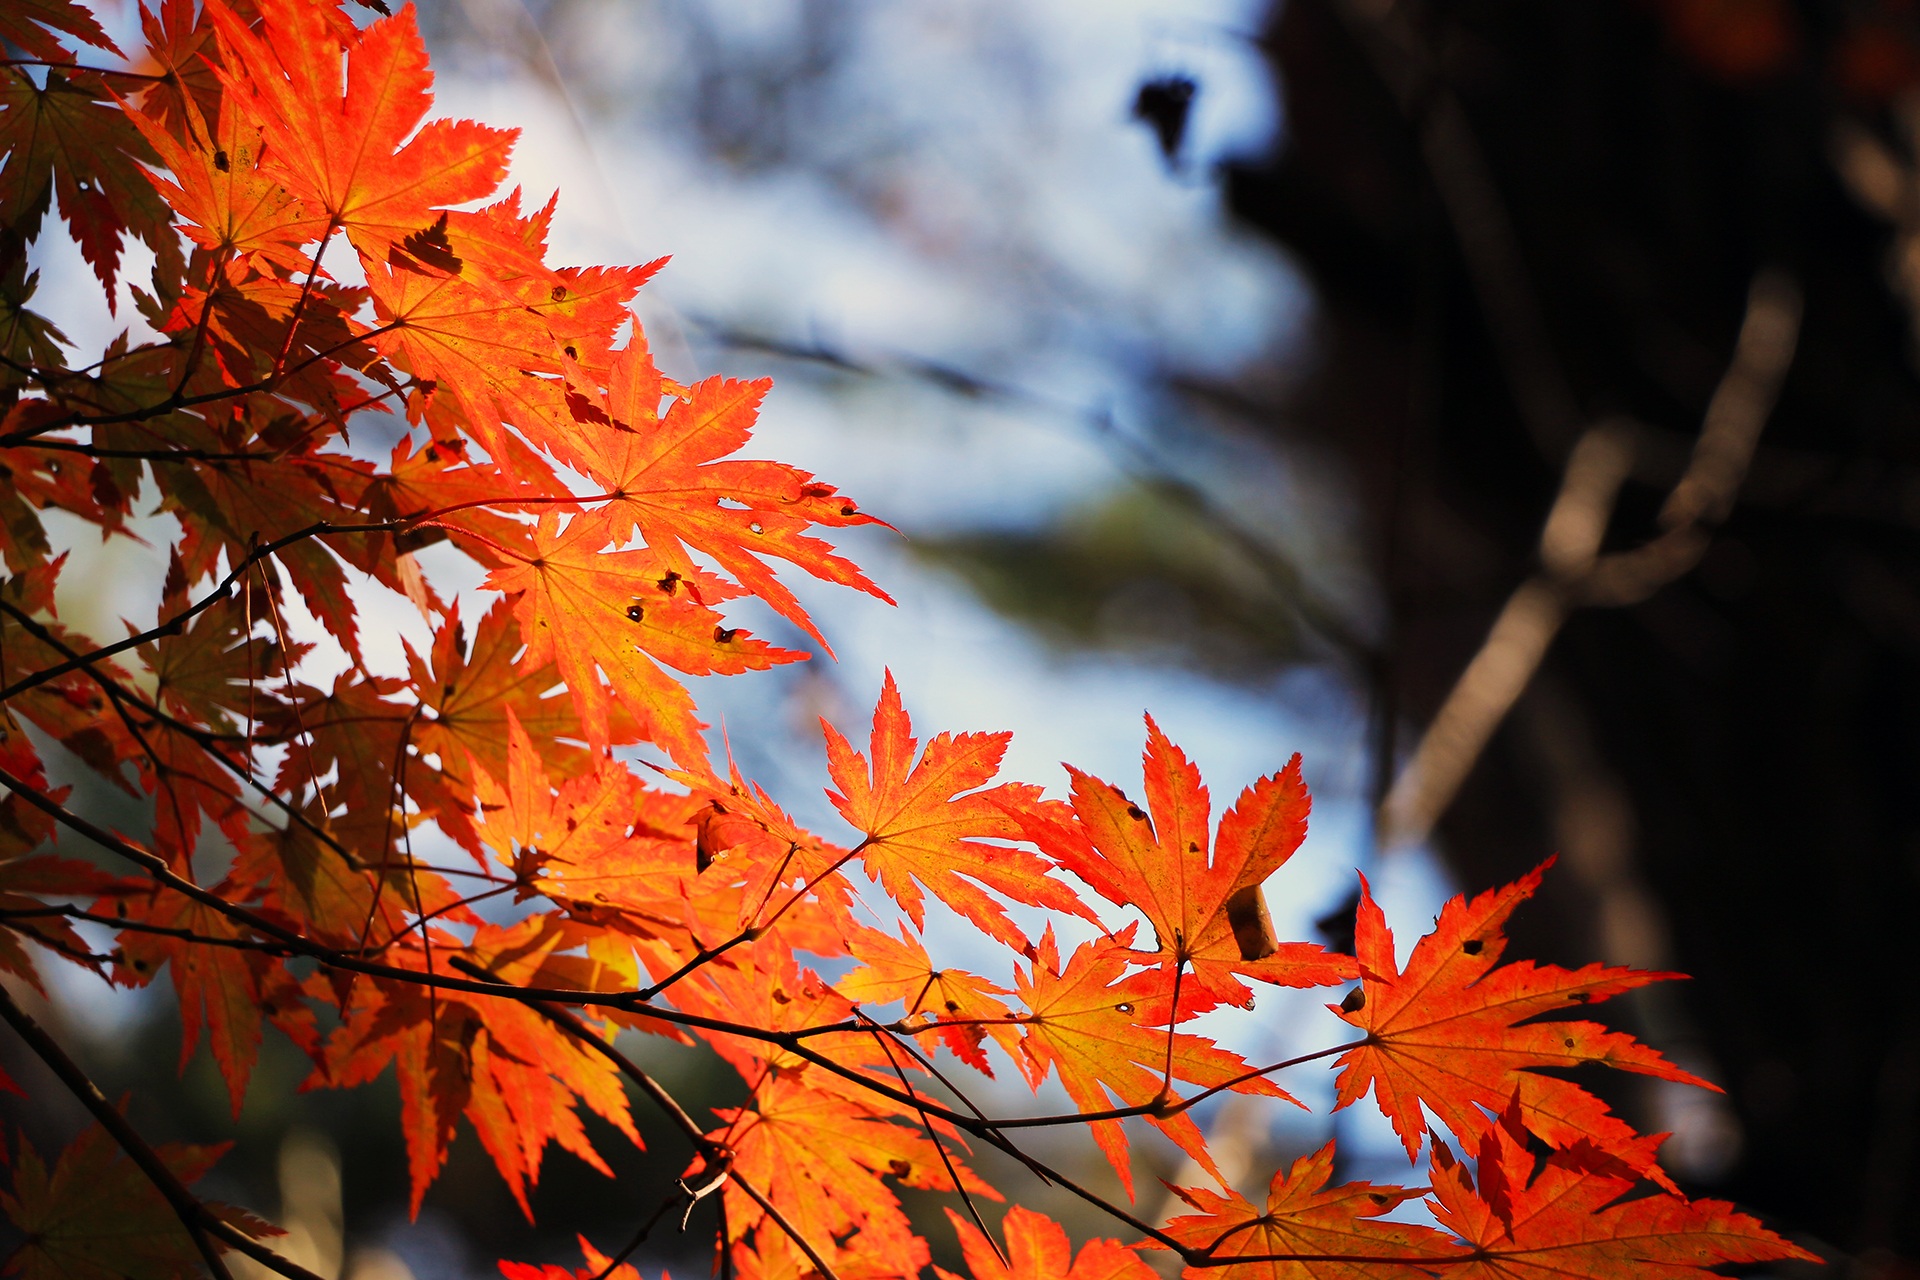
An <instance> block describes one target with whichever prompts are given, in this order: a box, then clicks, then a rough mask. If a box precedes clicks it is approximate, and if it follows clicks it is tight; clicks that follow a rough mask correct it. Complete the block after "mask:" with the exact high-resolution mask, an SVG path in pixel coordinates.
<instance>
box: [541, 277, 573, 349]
mask: <svg viewBox="0 0 1920 1280" xmlns="http://www.w3.org/2000/svg"><path fill="white" fill-rule="evenodd" d="M547 296H548V297H549V298H552V299H553V300H554V301H555V302H565V301H566V300H567V286H565V285H563V284H557V285H555V286H553V291H552V292H551V293H549V294H548V295H547ZM567 354H568V355H572V354H573V352H572V351H568V352H567Z"/></svg>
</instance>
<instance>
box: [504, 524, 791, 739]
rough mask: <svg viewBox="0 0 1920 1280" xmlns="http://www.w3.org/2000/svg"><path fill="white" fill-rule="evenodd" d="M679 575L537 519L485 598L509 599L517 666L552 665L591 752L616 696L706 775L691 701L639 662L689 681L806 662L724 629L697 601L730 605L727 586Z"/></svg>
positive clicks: (649, 552)
mask: <svg viewBox="0 0 1920 1280" xmlns="http://www.w3.org/2000/svg"><path fill="white" fill-rule="evenodd" d="M688 568H689V569H690V570H691V571H690V572H686V573H682V572H680V571H678V570H676V569H674V568H673V567H672V566H671V565H670V564H669V563H668V562H667V561H666V560H664V559H663V558H662V557H661V556H660V555H659V553H657V552H655V551H654V550H653V549H652V548H648V547H639V548H635V549H633V550H629V551H608V550H606V543H605V542H604V541H603V540H602V539H601V538H600V537H598V536H597V534H596V533H595V531H594V530H592V529H591V528H583V529H581V530H578V531H576V530H574V529H572V528H569V529H568V530H567V531H566V532H565V533H564V534H562V533H561V531H560V526H559V521H558V519H557V517H555V516H554V515H553V514H552V513H547V514H545V515H543V516H542V517H541V518H540V524H539V527H538V529H537V530H535V532H534V535H533V545H532V551H531V555H530V556H528V557H527V558H526V559H524V560H520V561H517V562H515V563H512V564H510V565H509V566H507V567H505V568H501V569H496V570H494V571H493V572H492V573H491V574H489V575H488V577H487V583H486V585H487V587H488V588H489V589H490V590H494V591H501V592H504V593H506V594H507V595H509V596H513V597H516V602H515V604H514V616H515V618H517V619H518V620H519V623H520V634H521V636H522V637H523V638H524V639H525V640H526V644H527V651H526V653H525V654H524V655H522V657H521V659H520V665H521V667H522V668H523V669H525V668H535V667H541V666H545V665H546V664H547V663H549V662H551V663H553V664H554V667H555V668H556V669H557V670H558V671H559V673H560V678H561V679H562V680H564V681H566V684H567V689H568V691H569V692H571V693H572V694H573V699H574V705H575V706H576V707H578V708H579V711H580V722H581V726H582V727H583V728H584V729H585V730H586V735H587V742H588V743H589V745H592V746H595V747H604V746H606V745H607V744H608V742H609V741H610V738H609V735H608V724H609V720H610V717H611V715H612V704H613V699H614V698H616V697H617V698H618V699H619V700H620V702H621V703H622V704H623V705H624V706H625V708H626V709H627V711H629V712H630V713H632V715H633V717H634V719H635V720H636V721H637V722H638V723H639V725H640V729H641V732H642V733H644V734H645V736H646V737H647V739H648V741H651V742H655V743H658V744H659V745H660V746H661V747H663V748H665V749H666V751H667V754H668V755H670V756H672V757H673V759H674V760H675V761H676V762H678V763H679V764H682V765H684V766H687V767H688V768H696V769H698V768H704V767H705V765H706V759H707V745H706V741H705V740H704V739H703V738H702V737H701V736H700V731H701V729H702V728H704V726H703V725H702V724H701V723H700V722H699V721H698V720H696V719H695V718H694V714H693V696H692V695H691V694H689V693H688V692H687V689H686V686H685V685H683V684H681V683H680V682H679V681H678V680H675V679H674V678H673V677H672V676H669V675H667V674H666V673H665V672H663V671H661V670H660V668H659V667H657V666H655V665H654V664H653V662H652V660H651V659H650V658H649V657H648V655H649V654H651V655H652V656H653V657H655V658H658V659H660V660H661V661H662V662H665V663H667V664H669V665H670V666H673V667H675V668H677V669H678V670H681V671H684V672H686V673H687V674H689V675H711V674H715V673H718V674H724V675H736V674H738V673H740V672H742V671H757V670H762V669H764V668H766V667H770V666H774V665H777V664H779V663H783V662H799V661H801V660H803V659H805V658H806V656H807V655H806V654H804V653H800V652H797V651H795V650H791V649H779V648H775V647H774V646H772V645H770V644H767V643H766V642H765V641H761V640H754V639H752V638H751V636H750V633H749V632H746V631H741V630H737V629H735V628H732V627H728V626H727V625H726V624H725V623H724V621H722V619H721V617H720V615H719V614H718V613H716V612H714V611H713V610H712V609H711V608H709V607H707V602H708V601H716V602H717V601H720V600H726V599H729V598H731V597H732V596H734V595H736V594H738V592H737V589H734V588H730V587H728V586H727V584H725V583H724V582H721V581H720V580H719V579H718V578H715V577H714V576H713V575H712V574H703V573H700V572H699V571H698V570H695V569H691V566H688ZM601 673H605V675H606V680H607V683H606V684H602V683H601V678H600V677H601ZM608 685H611V691H609V688H608Z"/></svg>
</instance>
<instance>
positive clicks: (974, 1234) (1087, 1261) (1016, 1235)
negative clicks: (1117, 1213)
mask: <svg viewBox="0 0 1920 1280" xmlns="http://www.w3.org/2000/svg"><path fill="white" fill-rule="evenodd" d="M947 1217H948V1218H949V1219H950V1220H952V1222H953V1229H954V1231H955V1233H957V1234H958V1235H959V1237H960V1252H961V1254H962V1255H963V1256H964V1257H965V1258H966V1260H967V1269H968V1270H969V1271H971V1272H973V1277H974V1280H1156V1276H1157V1273H1156V1272H1155V1271H1154V1269H1153V1268H1152V1267H1149V1266H1148V1265H1147V1264H1146V1263H1144V1262H1142V1261H1141V1260H1140V1255H1139V1254H1137V1253H1135V1252H1134V1251H1133V1250H1131V1249H1129V1248H1126V1247H1125V1246H1124V1245H1122V1244H1121V1243H1120V1242H1119V1241H1118V1240H1089V1241H1087V1243H1086V1245H1085V1246H1084V1247H1083V1248H1082V1249H1081V1250H1080V1256H1079V1257H1074V1254H1073V1243H1072V1241H1070V1240H1068V1239H1067V1233H1066V1230H1065V1229H1064V1228H1062V1227H1061V1225H1060V1224H1059V1223H1057V1222H1055V1221H1054V1220H1053V1219H1051V1218H1049V1217H1047V1216H1046V1215H1045V1214H1040V1213H1035V1212H1034V1211H1033V1210H1031V1209H1028V1208H1026V1207H1025V1206H1023V1205H1015V1206H1013V1208H1011V1209H1009V1210H1007V1216H1006V1218H1005V1219H1004V1220H1003V1221H1002V1222H1001V1224H1000V1229H1001V1230H1002V1231H1004V1232H1005V1233H1006V1236H1007V1257H1006V1260H1005V1261H1004V1262H1003V1261H1001V1258H1000V1255H999V1254H997V1253H995V1252H994V1249H993V1243H992V1242H991V1241H990V1240H988V1239H987V1237H986V1234H985V1233H984V1232H982V1231H981V1230H980V1228H979V1227H976V1226H974V1225H973V1223H971V1222H968V1221H967V1220H966V1219H965V1218H962V1217H961V1216H960V1215H959V1214H957V1213H955V1212H954V1211H953V1210H951V1209H949V1210H947ZM934 1272H935V1274H937V1275H938V1276H940V1278H941V1280H960V1277H958V1276H956V1275H954V1274H953V1272H951V1271H948V1270H946V1269H945V1268H943V1267H935V1268H934Z"/></svg>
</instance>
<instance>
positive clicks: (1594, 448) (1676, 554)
mask: <svg viewBox="0 0 1920 1280" xmlns="http://www.w3.org/2000/svg"><path fill="white" fill-rule="evenodd" d="M1799 326H1800V293H1799V289H1798V288H1797V287H1796V286H1795V285H1794V283H1793V282H1792V281H1791V280H1789V279H1788V278H1787V277H1786V276H1785V275H1783V274H1781V273H1779V272H1777V271H1773V270H1767V271H1762V272H1761V273H1760V274H1759V275H1758V276H1756V277H1755V279H1754V281H1753V285H1752V287H1751V289H1750V290H1749V291H1748V296H1747V313H1746V318H1745V320H1744V321H1743V322H1742V324H1741V326H1740V336H1739V339H1738V341H1737V342H1736V344H1735V347H1734V353H1733V360H1732V362H1731V364H1729V366H1728V368H1727V371H1726V373H1725V374H1724V375H1723V376H1722V377H1721V379H1720V384H1719V386H1718V387H1717V388H1716V389H1715V391H1714V394H1713V399H1712V400H1711V401H1710V402H1709V403H1708V405H1707V412H1706V416H1705V419H1704V420H1703V422H1702V424H1701V428H1700V435H1699V438H1698V439H1697V440H1696V441H1695V443H1694V448H1693V456H1692V458H1691V460H1690V461H1689V462H1688V465H1687V468H1686V470H1685V472H1683V473H1682V475H1681V476H1680V479H1679V481H1678V482H1677V483H1676V484H1675V485H1674V487H1673V490H1672V492H1671V493H1670V494H1669V495H1668V497H1667V501H1666V504H1665V505H1664V506H1663V507H1662V508H1661V511H1660V519H1659V525H1660V529H1661V532H1660V534H1659V535H1658V536H1657V537H1655V538H1653V539H1651V540H1650V541H1648V542H1646V543H1644V544H1642V545H1641V546H1639V547H1636V548H1634V549H1632V550H1630V551H1620V552H1614V553H1612V554H1607V555H1602V554H1601V553H1600V546H1601V543H1602V541H1603V540H1604V538H1605V536H1606V531H1607V526H1608V524H1609V523H1610V521H1611V519H1612V516H1613V509H1614V503H1615V501H1616V499H1617V498H1618V496H1619V491H1620V486H1621V484H1622V483H1623V482H1624V481H1625V480H1626V478H1627V476H1628V475H1629V474H1631V472H1632V470H1633V455H1634V449H1635V433H1634V431H1633V430H1632V429H1631V428H1629V427H1627V426H1624V425H1622V424H1618V423H1603V424H1601V425H1600V426H1597V427H1594V428H1592V429H1591V430H1589V431H1588V432H1587V433H1586V434H1585V435H1584V436H1582V437H1581V439H1580V441H1579V442H1578V444H1576V445H1575V447H1574V449H1573V451H1572V453H1571V454H1570V455H1569V457H1568V459H1567V466H1566V472H1565V474H1564V475H1563V477H1562V479H1561V484H1560V492H1559V495H1558V497H1556V498H1555V500H1554V504H1553V509H1552V511H1551V512H1550V513H1549V514H1548V516H1547V521H1546V524H1545V526H1544V528H1543V529H1542V531H1541V534H1540V571H1539V572H1538V573H1536V574H1534V575H1533V576H1532V577H1530V578H1528V579H1527V580H1526V581H1525V582H1523V583H1521V584H1520V587H1519V588H1518V589H1517V590H1516V591H1515V592H1514V593H1513V595H1512V596H1511V597H1509V598H1508V600H1507V603H1506V605H1505V607H1504V608H1502V609H1501V611H1500V614H1499V616H1498V617H1497V618H1495V620H1494V623H1493V627H1492V629H1491V630H1490V631H1489V632H1488V634H1487V638H1486V640H1485V642H1484V643H1482V645H1481V646H1480V649H1479V651H1478V652H1477V653H1475V654H1474V656H1473V658H1472V660H1471V661H1470V662H1468V664H1467V667H1466V669H1465V670H1464V671H1463V672H1461V674H1460V678H1459V679H1458V680H1457V681H1455V683H1454V686H1453V689H1452V691H1451V692H1449V693H1448V695H1447V698H1446V700H1445V701H1444V702H1443V703H1442V704H1441V706H1440V710H1439V711H1438V712H1437V713H1436V714H1435V715H1434V717H1433V720H1432V722H1431V723H1430V724H1429V725H1428V726H1427V731H1426V733H1425V734H1424V735H1423V736H1422V737H1421V739H1420V743H1419V746H1418V747H1416V748H1415V750H1414V752H1413V755H1412V757H1411V758H1410V759H1409V760H1408V761H1407V764H1406V766H1405V767H1404V768H1403V769H1402V770H1401V771H1400V774H1399V776H1398V777H1397V778H1396V779H1395V780H1394V783H1393V787H1392V789H1391V790H1390V791H1389V792H1388V793H1387V797H1386V799H1385V800H1384V801H1383V802H1382V803H1381V805H1380V816H1379V830H1380V842H1381V844H1382V845H1383V846H1385V847H1393V846H1397V845H1407V844H1414V843H1418V842H1419V841H1421V840H1423V839H1425V838H1426V836H1427V834H1428V833H1429V832H1430V831H1432V829H1433V826H1434V824H1435V823H1436V822H1438V821H1439V819H1440V815H1441V814H1443V813H1445V812H1446V809H1447V806H1448V805H1449V804H1451V803H1452V802H1453V797H1454V795H1455V794H1456V793H1457V792H1458V791H1459V789H1460V786H1461V784H1462V783H1463V782H1465V781H1466V777H1467V775H1468V774H1469V773H1471V772H1472V770H1473V766H1474V764H1475V763H1476V762H1477V761H1478V760H1479V758H1480V755H1481V753H1482V752H1483V751H1484V750H1485V749H1486V746H1487V743H1488V742H1489V741H1490V740H1491V739H1492V737H1493V734H1494V731H1495V730H1496V729H1498V728H1499V727H1500V722H1501V721H1502V720H1504V719H1505V718H1506V715H1507V712H1508V711H1509V710H1510V709H1511V708H1512V707H1513V704H1514V702H1515V700H1516V699H1518V698H1519V696H1520V694H1521V693H1522V692H1523V691H1524V690H1525V689H1526V687H1527V684H1528V683H1529V682H1530V681H1531V680H1532V679H1533V675H1534V672H1535V671H1537V670H1538V669H1539V666H1540V663H1541V661H1542V659H1544V658H1545V657H1546V654H1547V650H1548V648H1549V647H1550V646H1551V645H1552V643H1553V640H1554V637H1555V636H1556V635H1558V634H1559V631H1560V627H1561V625H1562V624H1563V623H1564V622H1565V621H1566V619H1567V616H1568V615H1569V613H1571V611H1572V610H1574V609H1576V608H1579V607H1581V606H1616V607H1617V606H1621V605H1629V604H1637V603H1639V602H1640V601H1642V600H1645V599H1647V598H1648V597H1649V596H1651V595H1652V594H1653V593H1654V592H1656V591H1658V590H1659V589H1660V588H1661V587H1663V586H1665V585H1667V584H1668V583H1670V582H1673V581H1675V580H1676V579H1678V578H1680V577H1681V576H1683V575H1684V574H1686V573H1687V572H1688V571H1690V570H1691V569H1692V568H1693V567H1694V566H1695V565H1696V564H1698V563H1699V562H1700V557H1701V556H1702V555H1704V554H1705V553H1706V550H1707V547H1708V545H1709V543H1710V542H1711V540H1712V537H1713V531H1714V529H1715V528H1716V527H1717V526H1718V525H1719V524H1720V522H1721V521H1723V520H1725V519H1726V517H1727V516H1728V515H1729V514H1730V513H1731V512H1732V510H1733V505H1734V501H1735V499H1736V498H1737V496H1738V494H1739V490H1740V485H1741V483H1742V482H1743V481H1744V480H1745V478H1746V474H1747V468H1748V466H1749V464H1750V463H1751V462H1752V460H1753V454H1754V449H1755V447H1756V446H1757V445H1758V443H1759V440H1760V432H1761V430H1762V429H1763V428H1764V427H1765V426H1766V422H1767V418H1768V417H1769V416H1770V415H1771V414H1772V412H1773V406H1774V402H1775V400H1776V399H1777V398H1778V396H1779V393H1780V386H1781V383H1782V381H1783V380H1784V379H1785V377H1786V373H1787V368H1788V366H1789V365H1790V364H1791V363H1792V361H1793V351H1794V346H1795V342H1796V340H1797V337H1798V334H1799Z"/></svg>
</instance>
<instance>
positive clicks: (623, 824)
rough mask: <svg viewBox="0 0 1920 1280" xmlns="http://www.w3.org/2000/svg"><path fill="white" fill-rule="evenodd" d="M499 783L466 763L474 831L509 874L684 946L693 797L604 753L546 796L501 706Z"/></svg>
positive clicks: (526, 890) (587, 915)
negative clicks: (503, 734) (474, 800)
mask: <svg viewBox="0 0 1920 1280" xmlns="http://www.w3.org/2000/svg"><path fill="white" fill-rule="evenodd" d="M506 717H507V721H506V730H507V744H508V745H507V763H506V770H505V777H506V785H505V786H502V785H501V784H500V783H499V782H497V781H495V780H494V778H493V776H492V775H491V774H490V773H489V772H488V771H487V770H486V769H485V768H484V767H483V766H481V765H480V764H479V763H478V761H473V762H472V772H473V780H474V792H475V794H476V796H477V797H478V798H479V802H480V809H481V819H480V822H479V824H478V834H479V837H480V839H481V840H482V841H483V842H484V843H485V844H486V845H487V846H488V847H489V848H491V849H493V850H494V852H495V853H496V854H497V855H498V856H499V858H500V861H501V862H502V863H504V864H505V865H506V866H507V867H508V869H509V870H511V871H512V872H513V873H514V877H515V880H516V881H517V883H518V884H519V886H520V890H519V891H520V896H521V897H523V898H524V897H526V896H529V895H531V894H533V893H536V892H537V893H540V894H544V895H545V896H546V897H548V898H550V899H552V900H553V901H555V902H558V903H560V904H561V905H562V906H564V907H566V908H567V909H568V910H569V911H570V912H572V913H573V914H574V915H575V916H576V917H577V918H580V919H583V920H592V921H595V922H597V923H599V924H601V925H602V926H604V927H609V928H620V929H622V930H623V931H627V932H631V933H633V934H635V935H636V936H641V937H664V938H667V939H669V940H671V941H674V942H677V943H681V944H682V945H684V944H685V940H686V939H687V938H688V937H689V935H690V933H691V929H690V926H689V916H690V915H691V914H692V908H691V903H690V899H691V897H692V887H693V886H692V882H693V880H694V877H695V874H696V872H695V868H694V849H693V830H692V825H691V822H690V819H691V816H692V814H693V811H694V810H695V809H696V808H697V807H698V805H699V801H698V800H697V799H692V798H689V797H687V796H673V795H667V794H665V793H662V792H658V791H652V790H649V789H648V788H647V787H645V786H643V785H642V784H641V782H640V780H639V779H638V778H636V777H635V776H634V775H633V772H632V770H630V769H628V768H627V766H626V765H624V764H622V763H620V762H618V761H615V760H610V759H605V758H601V759H598V760H596V761H594V763H593V766H592V768H590V769H589V770H587V771H586V772H584V773H581V774H579V775H577V776H575V777H572V778H568V779H565V780H563V781H562V782H561V784H560V790H559V794H558V795H556V794H554V791H553V785H552V783H551V782H550V781H549V780H548V777H547V773H546V770H545V768H544V767H543V766H542V764H541V761H540V756H539V753H538V751H537V750H536V749H535V747H534V744H533V739H532V738H531V737H530V736H529V735H528V733H527V731H526V730H525V729H524V728H523V727H522V726H521V724H520V719H519V717H518V716H516V715H515V714H514V712H513V710H512V708H510V707H509V708H508V709H507V711H506Z"/></svg>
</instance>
